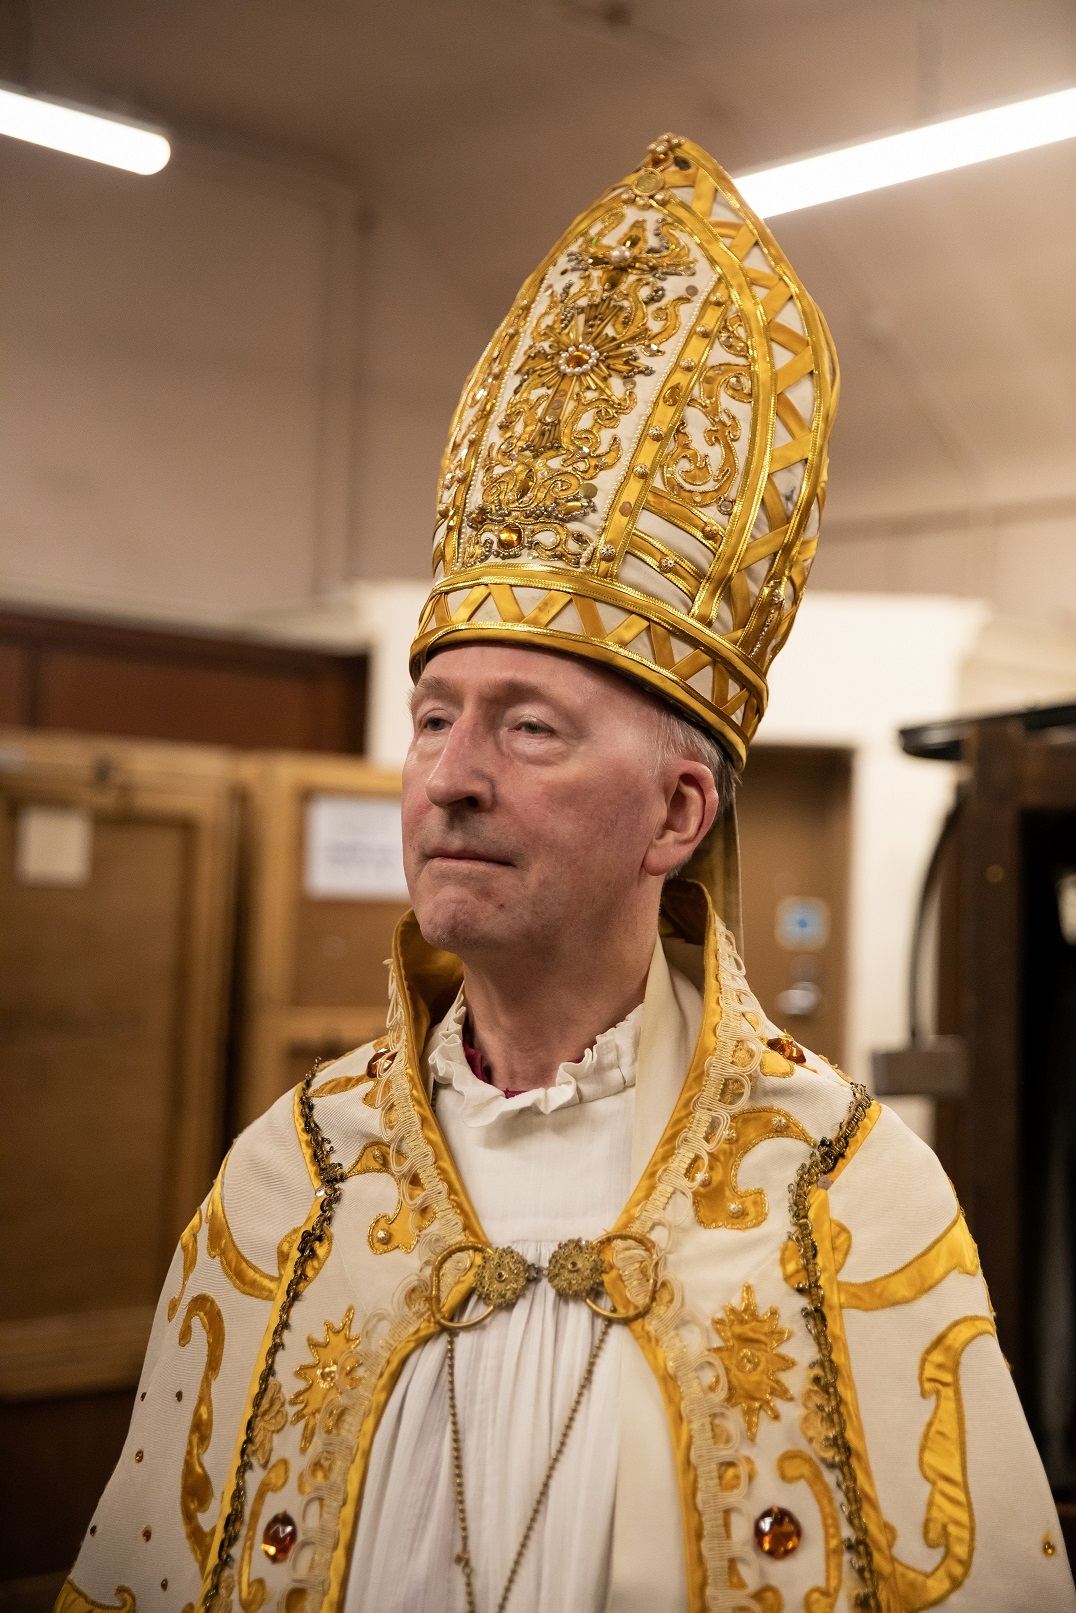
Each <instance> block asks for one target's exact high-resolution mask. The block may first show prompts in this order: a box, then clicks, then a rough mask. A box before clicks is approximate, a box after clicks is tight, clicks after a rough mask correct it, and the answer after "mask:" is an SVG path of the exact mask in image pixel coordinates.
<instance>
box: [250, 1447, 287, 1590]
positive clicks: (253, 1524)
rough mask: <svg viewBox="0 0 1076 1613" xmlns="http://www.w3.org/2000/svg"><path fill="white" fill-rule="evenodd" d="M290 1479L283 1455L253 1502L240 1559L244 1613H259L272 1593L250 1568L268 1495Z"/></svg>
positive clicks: (266, 1477) (261, 1484) (269, 1473)
mask: <svg viewBox="0 0 1076 1613" xmlns="http://www.w3.org/2000/svg"><path fill="white" fill-rule="evenodd" d="M287 1482H288V1464H287V1462H286V1461H285V1460H284V1458H283V1457H280V1459H279V1460H278V1461H276V1462H274V1463H273V1465H272V1467H271V1468H270V1469H269V1471H268V1473H267V1474H266V1475H265V1477H264V1478H263V1479H262V1481H261V1483H260V1484H259V1485H258V1490H257V1494H256V1495H255V1497H254V1500H253V1502H252V1503H251V1507H250V1522H249V1523H248V1524H247V1532H246V1535H245V1537H244V1540H243V1550H242V1553H241V1555H240V1558H239V1586H238V1589H239V1605H240V1607H241V1608H242V1609H243V1613H258V1610H259V1609H260V1608H261V1607H262V1605H263V1604H264V1602H265V1599H266V1597H267V1596H268V1594H269V1593H268V1590H267V1589H266V1584H265V1581H264V1579H251V1577H250V1569H251V1564H252V1562H253V1558H254V1547H255V1546H256V1545H257V1542H258V1526H259V1524H260V1523H261V1519H262V1508H263V1507H264V1506H265V1500H266V1497H267V1496H270V1495H273V1494H275V1493H276V1491H277V1490H282V1489H283V1488H284V1486H285V1484H287Z"/></svg>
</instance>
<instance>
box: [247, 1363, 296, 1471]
mask: <svg viewBox="0 0 1076 1613" xmlns="http://www.w3.org/2000/svg"><path fill="white" fill-rule="evenodd" d="M287 1421H288V1408H287V1406H286V1404H285V1402H284V1391H283V1389H282V1388H281V1387H280V1380H279V1379H278V1378H272V1379H270V1381H269V1387H268V1389H267V1390H266V1392H265V1394H264V1395H263V1397H262V1400H261V1403H260V1404H259V1406H258V1409H257V1411H256V1413H255V1415H254V1427H253V1429H252V1431H251V1436H250V1451H251V1455H252V1456H253V1457H254V1460H255V1461H256V1462H257V1464H258V1466H259V1467H268V1466H269V1462H270V1458H271V1457H272V1454H273V1440H274V1438H275V1437H276V1435H277V1434H279V1433H280V1431H281V1429H282V1428H285V1427H286V1426H287Z"/></svg>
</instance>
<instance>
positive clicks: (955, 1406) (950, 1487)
mask: <svg viewBox="0 0 1076 1613" xmlns="http://www.w3.org/2000/svg"><path fill="white" fill-rule="evenodd" d="M993 1331H994V1324H993V1322H992V1321H991V1319H990V1317H989V1316H962V1317H961V1318H960V1319H959V1321H956V1322H952V1323H950V1325H949V1326H948V1327H947V1328H946V1329H945V1330H944V1332H942V1333H939V1335H938V1337H937V1338H936V1339H935V1340H934V1341H933V1342H932V1343H931V1344H929V1345H928V1346H927V1348H926V1350H925V1351H924V1352H923V1359H922V1361H921V1362H920V1364H919V1390H920V1393H921V1394H922V1396H923V1398H924V1399H926V1397H927V1396H928V1395H935V1396H936V1397H937V1404H936V1405H935V1407H934V1411H933V1413H932V1415H931V1418H930V1421H929V1422H928V1424H927V1426H926V1429H925V1430H924V1432H923V1439H922V1442H921V1444H920V1447H919V1471H920V1472H921V1473H922V1475H923V1477H924V1478H925V1479H926V1481H927V1483H928V1484H929V1485H930V1495H929V1497H928V1499H927V1510H926V1517H925V1519H924V1521H923V1539H924V1540H925V1541H926V1543H927V1545H928V1546H931V1547H933V1548H934V1549H939V1548H942V1549H944V1551H945V1556H944V1557H943V1558H942V1560H941V1562H940V1563H938V1565H937V1566H936V1567H935V1568H932V1569H930V1571H929V1572H927V1573H924V1572H922V1571H921V1570H920V1569H918V1568H910V1567H909V1566H908V1564H907V1563H902V1562H900V1561H899V1559H897V1558H894V1559H893V1569H894V1573H895V1575H896V1582H897V1590H898V1592H899V1595H900V1604H901V1607H902V1608H903V1609H904V1610H905V1613H920V1609H922V1608H927V1607H933V1606H934V1605H935V1603H936V1602H941V1601H943V1600H944V1599H945V1598H946V1597H947V1596H950V1595H951V1594H952V1592H953V1591H955V1590H956V1588H957V1586H958V1585H962V1584H963V1582H964V1580H965V1579H966V1578H967V1576H968V1572H969V1570H970V1568H971V1560H972V1556H973V1554H974V1551H975V1515H974V1513H973V1512H972V1506H971V1495H970V1492H969V1490H968V1453H967V1447H966V1444H965V1439H964V1405H963V1401H962V1398H961V1394H960V1378H959V1372H960V1358H961V1356H962V1355H963V1353H964V1351H965V1350H966V1349H967V1347H968V1345H969V1344H970V1343H971V1342H972V1340H973V1339H977V1338H980V1337H982V1335H983V1334H984V1333H993Z"/></svg>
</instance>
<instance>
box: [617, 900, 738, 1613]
mask: <svg viewBox="0 0 1076 1613" xmlns="http://www.w3.org/2000/svg"><path fill="white" fill-rule="evenodd" d="M710 923H711V924H712V925H713V945H714V950H713V954H712V956H711V958H710V960H709V961H708V965H707V967H708V972H710V971H712V974H711V981H712V982H713V984H712V987H711V982H710V981H708V983H707V984H708V994H709V990H710V989H714V990H715V991H716V995H717V1013H716V1025H715V1027H714V1030H713V1033H712V1034H713V1037H714V1041H713V1047H712V1050H711V1052H710V1054H709V1057H708V1058H707V1059H706V1061H705V1065H704V1068H703V1071H702V1079H701V1081H700V1082H699V1086H698V1091H697V1092H696V1095H695V1097H694V1099H693V1101H692V1103H691V1107H690V1112H689V1113H688V1115H687V1116H686V1117H685V1118H686V1124H684V1126H683V1128H682V1129H681V1131H680V1133H679V1135H678V1136H677V1138H676V1143H675V1147H674V1150H673V1152H672V1157H671V1158H670V1159H669V1160H668V1162H667V1163H666V1164H665V1165H664V1166H663V1167H662V1169H661V1170H660V1172H659V1174H658V1176H657V1179H656V1181H655V1182H654V1183H653V1185H652V1187H651V1190H650V1192H649V1193H648V1194H647V1197H646V1199H645V1200H644V1202H643V1203H642V1204H640V1205H638V1207H637V1208H636V1210H635V1214H634V1216H633V1218H632V1219H631V1220H630V1221H629V1222H628V1223H627V1224H626V1226H625V1228H624V1230H626V1231H628V1232H630V1233H631V1234H634V1235H636V1236H643V1237H647V1238H650V1239H651V1240H652V1241H653V1242H654V1243H656V1244H657V1246H658V1249H659V1250H660V1251H661V1254H660V1255H659V1265H658V1290H657V1292H658V1297H657V1302H656V1303H655V1305H654V1306H653V1309H652V1310H651V1311H650V1312H649V1314H648V1315H647V1316H646V1317H645V1318H644V1319H643V1320H642V1321H640V1322H637V1323H635V1324H634V1325H633V1327H632V1332H633V1333H634V1334H635V1337H636V1339H637V1341H638V1343H639V1345H640V1347H641V1348H642V1350H643V1353H644V1355H645V1356H646V1358H647V1360H648V1361H649V1363H650V1365H651V1367H652V1368H653V1370H654V1371H655V1372H656V1374H657V1377H658V1381H659V1383H660V1382H662V1379H663V1377H664V1371H663V1368H664V1369H665V1371H667V1373H668V1376H669V1377H671V1379H672V1382H673V1383H674V1384H675V1386H676V1401H677V1403H676V1404H675V1406H674V1407H673V1408H672V1410H673V1412H674V1419H673V1423H674V1431H673V1444H674V1448H676V1449H677V1451H678V1457H677V1466H678V1468H679V1471H680V1474H681V1492H682V1493H681V1505H682V1510H683V1514H684V1522H685V1549H686V1557H687V1573H688V1607H689V1609H690V1613H703V1610H705V1613H735V1610H737V1609H741V1608H743V1607H744V1605H745V1597H744V1589H743V1587H744V1586H745V1585H746V1586H747V1587H749V1588H753V1587H756V1586H757V1585H758V1563H757V1558H756V1556H755V1552H754V1548H753V1545H752V1544H751V1526H752V1519H751V1516H750V1514H749V1512H748V1510H747V1508H746V1507H745V1505H744V1502H745V1499H746V1496H747V1491H748V1486H749V1484H750V1467H749V1460H748V1458H747V1457H746V1455H745V1454H744V1452H743V1450H742V1449H741V1446H742V1433H741V1425H740V1421H739V1418H738V1417H737V1414H736V1412H735V1411H734V1410H733V1409H732V1407H730V1405H729V1392H728V1381H727V1377H726V1374H725V1369H724V1366H723V1365H722V1363H721V1361H720V1359H719V1358H718V1357H717V1356H715V1355H714V1354H713V1352H712V1351H711V1350H710V1349H709V1348H708V1346H709V1337H710V1335H709V1329H708V1328H707V1326H706V1323H705V1320H702V1319H700V1318H699V1317H697V1316H696V1315H695V1314H694V1313H693V1312H692V1311H691V1309H690V1308H689V1306H688V1305H687V1303H686V1302H685V1298H684V1293H683V1287H682V1285H681V1283H680V1281H679V1279H678V1278H676V1277H675V1276H674V1275H673V1273H672V1271H671V1270H670V1269H669V1260H668V1256H669V1252H670V1250H671V1249H672V1248H673V1247H674V1246H675V1243H676V1238H677V1224H676V1223H677V1221H678V1220H679V1219H681V1218H686V1217H688V1216H690V1215H691V1214H692V1211H691V1208H690V1206H691V1203H692V1199H693V1195H694V1193H695V1191H696V1189H697V1188H698V1185H699V1178H700V1175H701V1174H702V1172H703V1171H704V1170H705V1169H706V1168H707V1167H708V1165H709V1162H710V1161H711V1160H712V1159H713V1157H714V1155H715V1154H716V1153H717V1151H718V1150H719V1148H720V1147H721V1144H722V1142H723V1141H724V1138H725V1135H726V1133H727V1131H728V1129H729V1126H730V1125H731V1123H732V1120H733V1118H734V1117H735V1116H737V1115H738V1114H739V1113H740V1112H741V1111H742V1110H743V1108H744V1107H745V1105H746V1104H747V1103H748V1101H749V1099H750V1096H751V1089H752V1087H753V1085H754V1082H755V1080H756V1078H757V1076H758V1072H759V1067H760V1064H761V1059H762V1054H763V1052H764V1051H765V1044H764V1043H763V1041H762V1039H761V1037H760V1036H759V1034H758V1032H757V1030H756V1029H755V1027H754V1025H752V1023H751V1021H750V1020H748V1019H747V1018H746V1017H745V1009H747V1010H749V1011H750V1010H751V1009H753V1008H754V1007H757V1004H755V1000H754V997H753V996H752V995H751V993H750V990H749V988H748V985H747V982H746V980H745V978H744V969H743V964H742V963H741V961H740V959H739V957H738V955H737V953H736V949H735V945H734V943H733V939H732V936H731V934H730V933H729V931H728V930H727V929H726V928H725V926H724V925H723V924H722V923H721V921H720V919H718V918H717V917H716V915H711V917H710ZM704 1034H705V1021H704ZM691 1079H692V1078H691V1075H690V1074H689V1076H688V1079H687V1082H685V1088H687V1086H688V1084H689V1083H690V1082H691ZM629 1208H630V1206H629ZM617 1225H618V1228H620V1223H619V1222H618V1223H617ZM647 1264H648V1263H647V1262H645V1261H643V1260H641V1259H638V1258H632V1259H630V1263H629V1254H628V1253H625V1254H624V1256H623V1257H622V1259H621V1260H620V1261H619V1262H618V1264H617V1267H616V1275H617V1276H618V1277H619V1278H620V1280H621V1282H622V1283H623V1286H624V1288H625V1290H626V1292H627V1295H628V1297H629V1298H630V1299H632V1300H633V1301H634V1302H636V1303H638V1302H639V1300H640V1298H641V1296H642V1295H643V1294H644V1293H645V1288H644V1281H645V1277H646V1269H647ZM692 1469H693V1470H694V1480H693V1482H692V1480H691V1479H686V1483H687V1484H688V1485H689V1486H690V1488H689V1489H688V1490H686V1491H685V1478H686V1475H688V1474H690V1473H691V1471H692ZM733 1470H735V1474H736V1479H735V1483H730V1476H731V1473H732V1471H733Z"/></svg>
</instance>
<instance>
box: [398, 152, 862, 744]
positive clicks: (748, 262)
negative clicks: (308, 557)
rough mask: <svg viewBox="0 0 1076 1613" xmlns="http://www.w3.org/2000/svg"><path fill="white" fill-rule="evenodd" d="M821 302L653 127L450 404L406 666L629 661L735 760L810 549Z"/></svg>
mask: <svg viewBox="0 0 1076 1613" xmlns="http://www.w3.org/2000/svg"><path fill="white" fill-rule="evenodd" d="M837 390H838V385H837V362H836V355H835V353H834V350H833V343H832V340H831V338H830V334H829V331H828V330H827V328H826V323H825V321H824V319H823V318H822V315H821V313H820V312H819V310H818V308H817V307H816V305H815V303H814V302H813V301H812V300H811V298H810V297H809V296H808V294H807V292H806V291H805V290H804V288H803V286H802V285H801V284H800V281H799V280H798V278H797V276H796V274H795V273H794V271H793V269H792V267H791V266H790V264H789V263H788V261H787V259H786V258H785V257H784V255H783V253H782V252H781V250H780V248H779V247H778V245H777V243H776V241H775V240H774V239H773V236H772V235H771V234H770V232H769V230H767V228H766V226H765V224H763V223H762V221H761V220H760V219H758V218H756V217H755V215H754V214H753V213H752V212H751V210H750V208H749V207H747V205H746V204H745V202H744V201H743V198H742V197H741V196H740V195H739V193H738V192H737V190H736V187H735V186H734V185H733V183H732V181H731V180H730V179H729V177H728V175H727V174H726V173H725V172H724V170H723V169H722V168H720V167H719V166H718V164H717V163H716V162H714V160H713V158H712V157H710V156H708V155H707V153H706V152H705V151H703V150H702V149H701V148H700V147H698V146H696V145H694V144H692V142H691V141H689V140H682V139H680V138H679V137H678V136H676V135H665V136H664V137H663V138H662V139H660V140H657V141H655V142H654V144H653V145H652V146H651V147H650V148H649V150H648V152H647V154H646V157H645V159H644V161H643V164H642V166H641V167H640V168H638V169H637V170H636V171H635V172H634V173H633V174H630V175H629V176H628V178H627V179H626V180H624V181H623V183H622V184H619V185H614V186H613V188H612V189H611V190H609V191H606V193H605V194H604V195H603V196H601V197H600V198H599V199H598V201H596V202H595V203H594V205H593V206H592V207H590V208H588V209H587V210H586V212H585V213H583V214H582V215H581V216H580V217H579V218H577V219H576V221H575V223H574V224H572V226H571V227H570V229H569V230H568V231H567V233H566V234H565V235H564V236H563V237H562V238H561V239H560V241H558V242H557V245H556V246H555V247H554V248H553V250H552V252H550V253H549V255H548V257H547V258H546V259H545V261H544V262H543V263H541V264H540V265H539V267H538V268H537V269H536V270H535V272H534V273H533V274H532V275H531V276H530V278H529V279H528V280H527V282H526V283H525V285H524V286H523V289H522V290H521V291H520V293H519V296H518V297H517V298H516V301H515V303H514V305H513V307H512V310H511V312H510V313H509V315H508V317H507V319H506V320H505V321H504V322H503V324H502V325H501V327H500V329H499V330H498V331H497V334H496V335H495V336H494V338H493V340H492V342H491V343H490V345H489V347H488V348H487V349H486V351H485V353H484V354H483V355H482V358H481V359H480V361H479V363H478V365H477V367H476V368H475V370H474V372H473V374H472V375H471V377H470V380H469V381H468V383H467V386H466V388H465V389H464V393H463V397H462V399H461V401H460V404H459V407H458V408H457V410H456V414H455V418H454V419H453V422H452V430H451V434H450V437H449V442H448V447H447V448H446V450H445V454H444V459H443V461H442V469H441V480H440V487H439V492H438V508H437V525H436V529H435V533H434V552H433V566H434V587H433V591H432V593H431V595H430V598H429V600H428V602H427V604H426V607H425V609H424V611H423V613H422V618H421V621H420V623H419V629H418V634H417V637H416V639H415V642H414V645H413V647H412V673H413V675H414V676H416V677H417V675H418V673H419V672H420V671H421V669H422V666H423V665H424V663H425V660H426V658H427V657H428V656H429V655H430V654H431V652H432V651H434V650H435V649H438V648H441V647H443V646H445V645H446V644H450V643H451V644H464V643H489V642H499V643H507V644H518V645H529V646H531V647H541V646H546V647H548V648H550V649H558V650H567V651H570V652H571V653H573V654H575V655H583V656H586V657H588V658H590V659H592V660H595V661H599V662H601V663H603V664H604V665H606V666H608V667H611V668H613V669H615V670H616V671H618V672H621V673H625V674H627V675H628V676H630V677H633V678H636V679H638V680H640V681H641V682H643V683H644V684H645V685H647V686H648V688H649V689H650V690H652V691H653V692H654V693H655V694H658V695H660V696H662V697H664V698H665V699H666V700H669V701H671V702H673V704H674V705H676V706H678V707H680V708H682V709H683V710H684V711H685V712H686V713H687V714H688V715H689V716H690V717H692V718H693V719H694V720H695V721H696V722H700V723H702V724H703V725H704V726H705V727H707V728H708V729H710V730H711V731H712V732H713V733H714V734H715V735H716V736H717V737H718V738H719V739H720V740H722V741H723V742H724V744H725V746H726V748H727V749H728V751H729V753H730V755H731V756H732V758H733V760H734V761H735V762H736V763H737V765H742V763H743V761H744V759H745V756H746V753H747V746H748V745H749V743H750V741H751V738H752V736H753V735H754V732H755V730H756V728H757V727H758V724H759V720H760V719H761V717H762V713H763V711H764V710H765V706H766V694H767V688H766V670H767V668H768V666H769V664H770V662H771V661H772V659H773V657H774V655H775V654H776V653H777V651H778V650H779V649H780V647H781V645H782V643H783V642H784V640H785V638H786V636H787V634H788V631H789V629H790V627H791V625H792V620H793V617H794V616H795V613H796V609H797V607H798V605H799V601H800V597H801V595H802V592H803V586H804V583H805V582H806V580H807V574H808V572H809V571H810V567H811V562H812V560H813V558H814V552H815V545H816V542H817V535H818V521H819V515H820V512H821V508H822V503H823V499H824V493H825V481H826V468H827V457H826V444H827V440H828V437H829V431H830V426H831V424H832V421H833V415H834V410H835V408H836V402H837Z"/></svg>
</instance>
